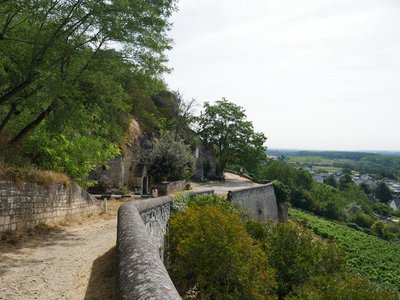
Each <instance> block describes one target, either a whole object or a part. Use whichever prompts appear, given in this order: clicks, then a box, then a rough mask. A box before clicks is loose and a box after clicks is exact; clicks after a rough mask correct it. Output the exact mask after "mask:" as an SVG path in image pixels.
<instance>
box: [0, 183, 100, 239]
mask: <svg viewBox="0 0 400 300" xmlns="http://www.w3.org/2000/svg"><path fill="white" fill-rule="evenodd" d="M101 210H102V202H100V201H98V200H96V199H95V198H94V197H91V196H90V195H89V194H88V193H87V192H86V191H84V190H82V189H81V188H80V187H79V186H78V185H77V184H75V183H74V184H71V185H69V186H64V185H63V184H53V185H51V186H49V187H43V186H40V185H37V184H35V183H28V182H25V183H22V184H21V185H18V186H17V185H16V184H15V183H14V182H11V181H0V232H1V231H5V230H10V229H11V230H15V229H19V230H20V229H27V228H29V227H32V226H35V225H37V224H39V223H40V222H46V223H54V222H59V221H63V220H68V219H73V218H75V217H78V216H87V215H89V214H93V213H96V212H101Z"/></svg>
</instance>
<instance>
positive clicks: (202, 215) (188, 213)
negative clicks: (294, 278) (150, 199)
mask: <svg viewBox="0 0 400 300" xmlns="http://www.w3.org/2000/svg"><path fill="white" fill-rule="evenodd" d="M199 198H203V200H206V199H205V196H203V197H199ZM207 198H208V199H209V200H210V202H214V201H216V200H217V199H218V198H215V197H209V196H207ZM205 202H206V201H205ZM168 238H169V246H170V248H169V254H170V267H169V271H170V274H171V277H172V279H173V281H174V283H175V285H176V286H177V288H178V290H179V291H180V293H181V295H184V294H186V293H187V292H189V291H193V290H196V291H198V293H199V294H200V298H201V299H274V298H275V297H274V289H275V287H276V282H275V279H274V271H273V269H272V268H271V267H270V266H269V265H268V260H267V256H266V254H265V253H264V252H263V251H262V249H261V248H260V247H259V245H257V244H255V243H254V241H253V239H252V238H251V237H250V236H249V235H248V234H247V232H246V230H245V228H244V224H243V222H242V221H241V219H240V216H239V214H238V213H237V212H235V211H231V210H227V209H225V208H224V207H223V206H220V205H212V204H210V203H207V204H204V203H201V205H197V204H196V205H193V204H191V205H189V206H188V207H187V209H186V210H185V211H184V212H176V213H175V214H173V216H172V217H171V220H170V231H169V235H168Z"/></svg>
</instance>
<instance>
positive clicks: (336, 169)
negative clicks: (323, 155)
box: [316, 166, 342, 172]
mask: <svg viewBox="0 0 400 300" xmlns="http://www.w3.org/2000/svg"><path fill="white" fill-rule="evenodd" d="M316 167H317V168H318V169H321V170H324V171H328V172H336V171H342V168H338V167H332V166H316Z"/></svg>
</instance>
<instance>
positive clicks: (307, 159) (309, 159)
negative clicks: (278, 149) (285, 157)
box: [289, 156, 333, 165]
mask: <svg viewBox="0 0 400 300" xmlns="http://www.w3.org/2000/svg"><path fill="white" fill-rule="evenodd" d="M289 162H292V163H303V164H318V165H331V164H332V163H333V159H327V158H322V157H320V156H290V157H289Z"/></svg>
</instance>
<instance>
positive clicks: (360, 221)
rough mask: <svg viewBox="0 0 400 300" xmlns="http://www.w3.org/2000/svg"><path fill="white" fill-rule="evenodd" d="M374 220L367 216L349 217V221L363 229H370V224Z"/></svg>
mask: <svg viewBox="0 0 400 300" xmlns="http://www.w3.org/2000/svg"><path fill="white" fill-rule="evenodd" d="M375 220H376V218H374V217H372V216H370V215H367V214H363V213H361V214H356V215H354V216H352V217H351V219H350V221H351V222H353V223H356V224H357V225H358V226H361V227H364V228H371V226H372V224H374V222H375Z"/></svg>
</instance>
